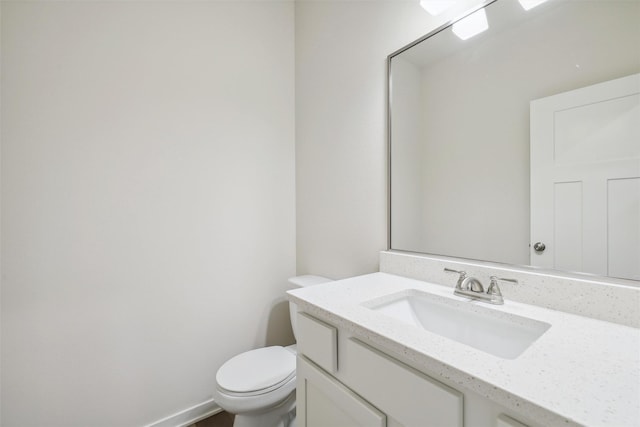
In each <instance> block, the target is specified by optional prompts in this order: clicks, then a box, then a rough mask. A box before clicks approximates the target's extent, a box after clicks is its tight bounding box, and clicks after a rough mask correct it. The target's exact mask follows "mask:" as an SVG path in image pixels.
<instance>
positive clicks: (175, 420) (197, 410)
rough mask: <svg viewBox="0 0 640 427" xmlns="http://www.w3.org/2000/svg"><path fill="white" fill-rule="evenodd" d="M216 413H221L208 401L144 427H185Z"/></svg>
mask: <svg viewBox="0 0 640 427" xmlns="http://www.w3.org/2000/svg"><path fill="white" fill-rule="evenodd" d="M218 412H222V408H221V407H219V406H218V404H217V403H216V402H214V401H213V399H209V400H207V401H204V402H202V403H199V404H197V405H195V406H192V407H191V408H187V409H185V410H183V411H180V412H177V413H175V414H173V415H169V416H168V417H166V418H163V419H161V420H159V421H156V422H154V423H151V424H148V425H146V426H145V427H186V426H189V425H191V424H193V423H196V422H198V421H200V420H202V419H205V418H208V417H210V416H211V415H214V414H217V413H218Z"/></svg>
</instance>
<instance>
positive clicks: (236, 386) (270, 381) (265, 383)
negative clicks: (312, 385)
mask: <svg viewBox="0 0 640 427" xmlns="http://www.w3.org/2000/svg"><path fill="white" fill-rule="evenodd" d="M295 371H296V357H295V355H294V354H293V353H291V352H290V351H288V350H285V348H284V347H279V346H274V347H264V348H259V349H257V350H251V351H247V352H245V353H241V354H239V355H237V356H235V357H233V358H231V359H229V360H228V361H227V362H226V363H225V364H224V365H222V367H221V368H220V369H219V370H218V373H217V374H216V381H217V383H218V386H220V387H222V388H224V389H226V390H229V391H233V392H236V393H249V392H253V391H258V390H262V389H265V388H269V387H273V386H274V385H276V384H278V383H281V382H283V381H285V380H287V379H288V378H290V377H292V376H293V375H295Z"/></svg>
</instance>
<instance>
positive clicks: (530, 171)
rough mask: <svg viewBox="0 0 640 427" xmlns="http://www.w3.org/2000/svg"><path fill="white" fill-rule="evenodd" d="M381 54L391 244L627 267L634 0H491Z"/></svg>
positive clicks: (478, 256) (637, 61) (637, 51)
mask: <svg viewBox="0 0 640 427" xmlns="http://www.w3.org/2000/svg"><path fill="white" fill-rule="evenodd" d="M531 6H535V7H531ZM478 11H484V13H485V15H486V23H487V27H488V28H487V29H486V30H484V31H482V32H480V33H478V34H476V35H472V36H469V35H468V34H467V35H466V36H465V37H467V38H466V39H465V40H463V39H462V38H461V35H460V34H456V33H459V31H456V32H454V31H452V29H453V28H452V27H453V26H454V25H456V26H457V27H460V26H461V25H462V24H463V21H465V20H466V21H470V19H468V18H471V17H472V15H477V13H478ZM452 24H453V23H452ZM388 61H389V64H388V65H389V103H390V104H389V138H390V142H389V143H390V248H391V249H395V250H403V251H410V252H421V253H427V254H433V255H444V256H452V257H457V258H464V259H473V260H483V261H492V262H498V263H505V264H512V265H519V266H538V267H544V268H546V269H555V270H560V271H570V272H580V273H589V274H595V275H598V276H609V277H616V278H623V279H629V280H635V281H638V280H640V74H638V73H640V1H638V0H580V1H568V0H547V1H544V2H540V1H531V0H495V1H492V2H488V4H486V5H484V6H483V7H481V8H479V9H477V11H474V12H473V13H471V14H469V15H467V16H466V17H465V18H463V19H461V20H458V21H457V23H456V24H453V25H446V26H443V27H441V28H439V29H437V30H436V31H434V32H432V33H430V34H428V35H427V36H425V37H423V38H422V39H420V40H417V41H416V42H414V43H412V44H410V45H409V46H407V47H405V48H403V49H400V50H399V51H397V52H395V53H393V54H391V55H390V56H389V59H388Z"/></svg>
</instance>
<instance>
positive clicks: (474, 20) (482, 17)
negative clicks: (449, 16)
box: [451, 9, 489, 40]
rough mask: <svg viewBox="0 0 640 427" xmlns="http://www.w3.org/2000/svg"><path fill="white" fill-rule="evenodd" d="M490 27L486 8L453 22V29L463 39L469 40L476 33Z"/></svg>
mask: <svg viewBox="0 0 640 427" xmlns="http://www.w3.org/2000/svg"><path fill="white" fill-rule="evenodd" d="M488 28H489V23H488V22H487V14H486V13H485V11H484V9H480V10H478V11H477V12H474V13H472V14H471V15H469V16H467V17H466V18H464V19H461V20H460V21H458V22H456V23H455V24H453V28H452V29H451V30H452V31H453V33H454V34H455V35H456V36H458V37H460V38H461V39H462V40H467V39H468V38H471V37H473V36H475V35H476V34H480V33H481V32H483V31H486V30H487V29H488Z"/></svg>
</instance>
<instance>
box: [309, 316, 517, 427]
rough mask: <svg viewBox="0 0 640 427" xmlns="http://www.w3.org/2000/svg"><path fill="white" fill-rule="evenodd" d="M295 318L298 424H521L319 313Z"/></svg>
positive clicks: (338, 426)
mask: <svg viewBox="0 0 640 427" xmlns="http://www.w3.org/2000/svg"><path fill="white" fill-rule="evenodd" d="M297 323H298V331H297V337H298V372H297V378H298V380H297V381H298V383H297V405H298V409H297V425H298V426H299V427H357V426H366V427H373V426H375V427H384V426H388V427H425V426H433V427H439V426H442V427H445V426H446V427H463V426H468V427H476V426H478V427H480V426H482V427H507V426H510V427H527V426H526V424H524V423H521V422H519V421H516V420H515V419H514V418H512V417H510V416H507V415H505V414H503V413H502V412H503V411H502V409H503V408H500V407H499V406H498V405H495V404H493V403H492V402H490V401H489V400H487V399H484V398H481V397H480V396H477V395H474V394H472V393H466V395H465V394H464V393H462V392H461V391H459V390H456V389H454V388H452V387H451V386H449V385H446V384H444V383H442V382H440V381H438V380H436V379H434V378H432V377H430V376H428V375H426V374H424V373H423V372H420V371H418V370H416V369H414V368H412V367H410V366H408V365H407V364H405V363H402V362H401V361H399V360H397V358H396V357H393V356H390V355H389V354H386V353H384V352H382V351H380V350H378V349H376V348H374V347H372V346H370V345H369V344H367V343H366V342H364V341H365V340H364V339H359V338H357V337H354V336H351V335H350V334H349V333H348V332H346V331H343V330H338V329H337V328H336V327H334V326H332V325H330V324H328V323H326V322H323V321H322V320H319V319H316V318H314V317H312V316H309V315H308V314H306V313H298V321H297Z"/></svg>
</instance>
